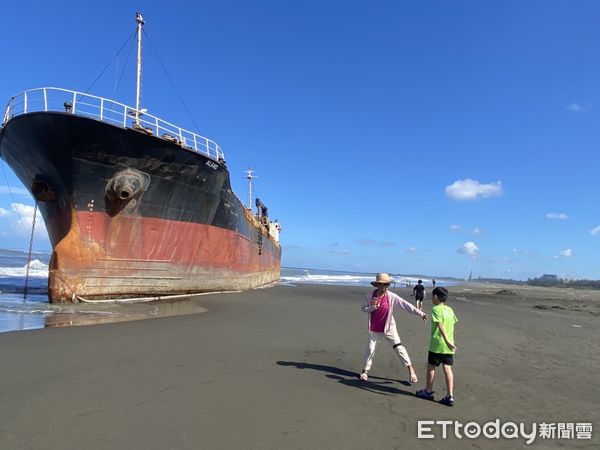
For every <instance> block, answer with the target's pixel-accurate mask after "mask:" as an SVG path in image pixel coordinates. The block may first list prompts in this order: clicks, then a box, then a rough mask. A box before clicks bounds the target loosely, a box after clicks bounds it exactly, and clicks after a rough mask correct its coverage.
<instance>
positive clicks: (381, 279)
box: [371, 272, 394, 286]
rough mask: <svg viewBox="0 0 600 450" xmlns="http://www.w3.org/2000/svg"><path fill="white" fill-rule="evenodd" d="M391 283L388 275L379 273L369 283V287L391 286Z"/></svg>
mask: <svg viewBox="0 0 600 450" xmlns="http://www.w3.org/2000/svg"><path fill="white" fill-rule="evenodd" d="M393 282H394V280H392V278H391V277H390V274H389V273H385V272H381V273H378V274H377V275H376V276H375V281H371V286H377V284H378V283H384V284H392V283H393Z"/></svg>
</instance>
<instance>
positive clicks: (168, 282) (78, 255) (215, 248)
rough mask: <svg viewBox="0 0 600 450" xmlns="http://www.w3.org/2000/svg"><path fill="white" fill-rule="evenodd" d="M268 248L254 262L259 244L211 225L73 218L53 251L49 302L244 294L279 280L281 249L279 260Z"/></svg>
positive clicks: (97, 215)
mask: <svg viewBox="0 0 600 450" xmlns="http://www.w3.org/2000/svg"><path fill="white" fill-rule="evenodd" d="M51 228H52V227H51V226H50V224H49V227H48V229H49V232H50V234H52V230H51ZM263 239H265V240H266V239H268V238H267V237H266V236H264V238H263ZM266 247H267V246H263V247H262V249H261V251H260V254H259V246H258V244H257V243H255V242H251V241H249V240H248V239H247V238H246V237H244V236H242V235H240V234H237V233H235V232H233V231H231V230H226V229H223V228H219V227H214V226H210V225H202V224H197V223H189V222H177V221H171V220H164V219H157V218H148V217H140V216H117V217H112V218H111V217H109V216H108V215H107V214H105V213H104V212H95V211H79V212H73V220H72V222H71V228H70V231H69V233H68V234H67V235H66V236H65V237H64V238H63V239H62V240H61V241H60V242H58V243H57V244H56V245H55V246H54V254H53V258H52V261H51V264H50V276H49V287H50V289H49V296H50V300H51V301H52V302H70V301H75V300H76V297H78V296H79V297H84V298H100V297H101V298H107V297H127V296H144V295H152V296H156V295H161V294H162V295H173V294H181V293H195V292H206V291H213V290H237V289H250V288H253V287H256V286H260V285H265V284H268V283H271V282H274V281H277V280H278V279H279V275H280V269H279V267H280V248H279V245H278V244H276V245H275V246H274V247H273V248H274V249H275V250H276V252H277V254H272V253H270V252H268V251H267V248H266Z"/></svg>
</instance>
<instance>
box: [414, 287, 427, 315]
mask: <svg viewBox="0 0 600 450" xmlns="http://www.w3.org/2000/svg"><path fill="white" fill-rule="evenodd" d="M413 295H414V296H415V303H416V305H417V308H419V309H420V310H422V309H423V300H425V286H423V280H419V281H418V282H417V284H416V285H415V287H414V288H413Z"/></svg>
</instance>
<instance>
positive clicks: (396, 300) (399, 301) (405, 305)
mask: <svg viewBox="0 0 600 450" xmlns="http://www.w3.org/2000/svg"><path fill="white" fill-rule="evenodd" d="M386 295H387V298H388V306H389V308H388V314H387V318H386V320H385V328H384V333H387V332H388V331H389V330H390V329H391V328H392V327H395V326H396V321H395V320H394V306H398V307H399V308H402V309H403V310H404V311H406V312H408V313H410V314H414V315H416V316H420V317H424V316H426V314H425V313H424V312H423V311H421V310H420V309H419V308H416V307H415V306H413V305H411V304H410V303H409V302H407V301H406V300H404V299H403V298H402V297H400V296H399V295H398V294H394V293H393V292H391V291H387V292H386ZM372 296H373V294H372V293H371V294H368V295H366V296H365V298H364V300H363V303H362V307H361V309H362V311H363V312H366V313H369V330H371V313H372V312H373V311H375V308H373V307H372V306H371V298H372Z"/></svg>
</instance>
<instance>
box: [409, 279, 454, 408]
mask: <svg viewBox="0 0 600 450" xmlns="http://www.w3.org/2000/svg"><path fill="white" fill-rule="evenodd" d="M431 299H432V301H433V305H434V306H433V309H432V311H431V339H430V341H429V354H428V357H427V383H426V385H425V389H420V390H418V391H417V397H420V398H424V399H426V400H433V394H434V392H435V391H434V390H433V381H434V379H435V368H436V367H438V366H439V365H440V364H442V369H443V370H444V377H445V378H446V390H447V394H446V396H445V397H444V398H443V399H442V400H440V403H443V404H444V405H447V406H452V405H454V374H453V373H452V364H453V363H454V352H455V351H456V345H455V344H454V324H455V323H456V322H458V319H457V318H456V315H455V314H454V311H453V310H452V308H450V307H449V306H447V305H446V300H447V299H448V290H447V289H446V288H443V287H436V288H435V289H434V290H433V291H432V292H431Z"/></svg>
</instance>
